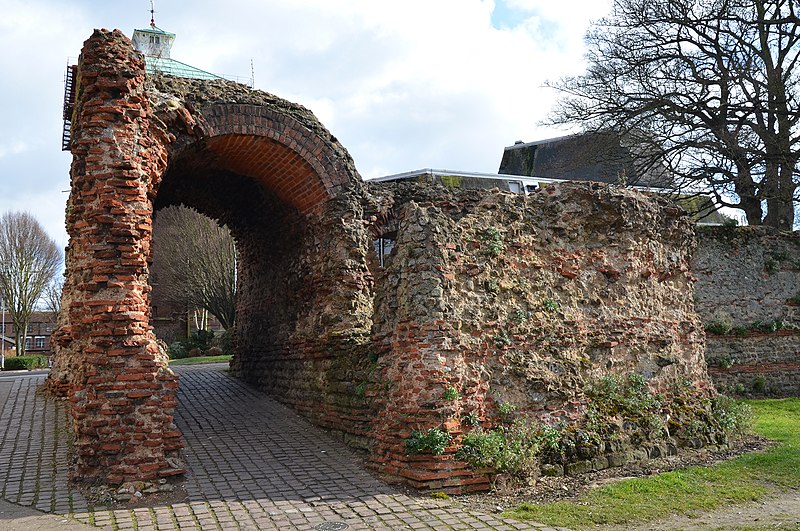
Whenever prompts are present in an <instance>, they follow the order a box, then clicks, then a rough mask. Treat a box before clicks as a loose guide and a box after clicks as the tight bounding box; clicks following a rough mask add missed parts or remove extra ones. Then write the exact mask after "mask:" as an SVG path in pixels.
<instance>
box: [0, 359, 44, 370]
mask: <svg viewBox="0 0 800 531" xmlns="http://www.w3.org/2000/svg"><path fill="white" fill-rule="evenodd" d="M5 366H6V370H7V371H21V370H31V369H38V368H43V367H47V366H48V361H47V356H15V357H13V358H6V361H5Z"/></svg>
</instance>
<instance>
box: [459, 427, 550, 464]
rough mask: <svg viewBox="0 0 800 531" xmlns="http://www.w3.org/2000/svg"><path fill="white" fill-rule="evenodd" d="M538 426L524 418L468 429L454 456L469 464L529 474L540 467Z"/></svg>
mask: <svg viewBox="0 0 800 531" xmlns="http://www.w3.org/2000/svg"><path fill="white" fill-rule="evenodd" d="M540 437H541V434H540V431H539V429H538V428H537V427H536V426H535V425H533V424H530V423H529V422H527V421H526V420H524V419H519V420H517V421H515V422H514V423H513V424H512V425H511V426H501V427H499V428H495V429H493V430H490V431H484V430H482V429H480V428H478V429H475V430H472V431H471V432H469V433H467V434H466V435H465V436H464V438H463V439H462V441H461V447H459V449H458V451H457V452H456V459H460V460H462V461H466V462H467V463H469V465H470V466H471V467H472V468H493V469H495V470H496V471H497V472H502V473H506V474H510V475H512V476H515V477H525V476H529V475H531V474H532V473H533V472H534V471H536V470H537V469H538V467H539V449H540V447H539V440H540Z"/></svg>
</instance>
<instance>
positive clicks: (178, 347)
mask: <svg viewBox="0 0 800 531" xmlns="http://www.w3.org/2000/svg"><path fill="white" fill-rule="evenodd" d="M226 334H227V332H226V333H224V334H223V337H224V336H225V335H226ZM213 340H214V331H213V330H198V331H196V332H194V333H193V334H192V335H191V336H189V337H188V338H186V339H181V340H180V341H175V342H174V343H172V344H171V345H170V346H169V357H170V359H173V360H179V359H183V358H196V357H198V356H206V355H211V356H216V355H218V354H222V353H224V354H230V353H231V352H230V350H232V349H230V350H228V351H226V350H225V349H224V348H221V344H222V343H220V346H214V347H212V346H211V345H212V341H213ZM227 341H228V343H230V341H231V340H230V339H227ZM212 348H216V349H217V352H215V353H214V354H209V353H208V351H209V350H210V349H212ZM229 348H230V347H229Z"/></svg>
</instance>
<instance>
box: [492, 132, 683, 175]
mask: <svg viewBox="0 0 800 531" xmlns="http://www.w3.org/2000/svg"><path fill="white" fill-rule="evenodd" d="M635 149H636V148H633V147H630V146H625V145H624V143H623V142H622V140H621V139H620V137H619V135H617V134H616V133H612V132H596V133H585V134H578V135H569V136H562V137H557V138H549V139H545V140H537V141H535V142H521V141H520V142H517V143H515V144H514V145H513V146H508V147H506V148H505V149H504V150H503V158H502V161H501V162H500V169H499V170H498V173H501V174H511V175H528V176H531V177H547V178H551V179H563V180H568V181H596V182H604V183H610V184H627V185H638V186H643V187H647V188H665V187H668V186H669V184H670V180H671V179H670V175H669V172H668V171H667V170H666V168H661V167H648V168H645V167H643V166H642V162H641V161H642V160H643V158H642V157H638V156H636V153H635V152H634V151H635Z"/></svg>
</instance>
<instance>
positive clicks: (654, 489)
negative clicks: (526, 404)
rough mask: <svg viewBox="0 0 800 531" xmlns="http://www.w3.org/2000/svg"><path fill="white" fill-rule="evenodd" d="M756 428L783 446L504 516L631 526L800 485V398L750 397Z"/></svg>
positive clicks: (571, 523) (564, 523) (550, 522)
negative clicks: (773, 398)
mask: <svg viewBox="0 0 800 531" xmlns="http://www.w3.org/2000/svg"><path fill="white" fill-rule="evenodd" d="M748 403H749V404H750V406H751V407H752V408H753V411H754V413H755V416H756V422H755V429H756V432H757V433H759V434H760V435H763V436H765V437H768V438H769V439H772V440H774V441H777V442H778V443H779V444H778V445H777V446H775V447H774V448H772V449H770V450H768V451H766V452H760V453H752V454H748V455H743V456H740V457H738V458H736V459H734V460H731V461H728V462H725V463H720V464H718V465H715V466H712V467H708V468H705V467H692V468H688V469H685V470H675V471H672V472H667V473H664V474H659V475H656V476H651V477H646V478H636V479H630V480H624V481H619V482H617V483H613V484H610V485H605V486H603V487H598V488H596V489H593V490H591V491H590V492H588V493H586V494H585V495H583V496H582V497H581V498H580V499H578V500H577V501H561V502H555V503H547V504H540V505H536V504H530V503H523V504H521V505H520V506H518V507H516V508H515V509H513V510H511V511H507V512H506V513H504V516H506V517H511V518H518V519H521V520H536V521H537V522H542V523H544V524H548V525H552V526H562V527H570V528H573V529H581V528H588V527H594V526H595V525H601V524H617V525H620V524H628V523H632V522H638V521H649V520H656V519H661V518H665V517H667V516H669V515H672V514H690V513H693V512H697V511H708V510H712V509H716V508H719V507H722V506H725V505H729V504H736V503H743V502H747V501H754V500H758V499H760V498H762V497H763V496H764V495H766V494H767V493H768V492H769V491H771V490H774V489H788V488H792V487H798V486H800V399H797V398H790V399H783V400H753V401H748Z"/></svg>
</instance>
